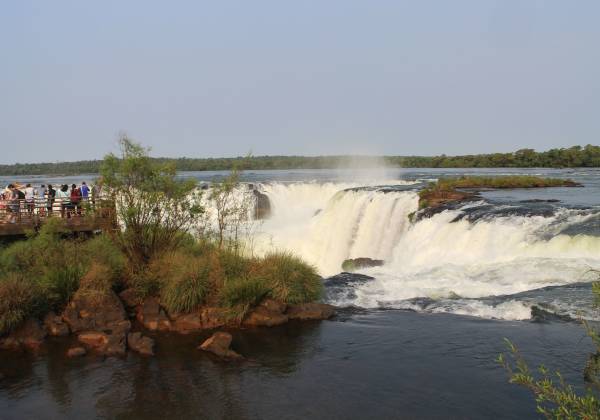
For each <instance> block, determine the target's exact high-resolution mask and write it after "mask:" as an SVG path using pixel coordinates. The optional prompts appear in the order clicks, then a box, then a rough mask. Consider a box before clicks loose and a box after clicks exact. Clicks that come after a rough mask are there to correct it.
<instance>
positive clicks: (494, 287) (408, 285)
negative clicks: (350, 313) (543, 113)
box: [256, 182, 600, 319]
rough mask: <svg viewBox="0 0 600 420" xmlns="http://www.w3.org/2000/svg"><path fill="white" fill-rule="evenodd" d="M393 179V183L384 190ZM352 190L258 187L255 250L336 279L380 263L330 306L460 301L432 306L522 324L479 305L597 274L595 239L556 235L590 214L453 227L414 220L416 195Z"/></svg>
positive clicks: (452, 222)
mask: <svg viewBox="0 0 600 420" xmlns="http://www.w3.org/2000/svg"><path fill="white" fill-rule="evenodd" d="M394 183H395V184H400V183H399V182H388V183H387V184H394ZM381 184H382V183H377V184H374V185H381ZM363 186H364V185H363ZM355 187H357V185H353V184H349V183H347V184H342V183H324V184H318V183H298V184H281V183H273V184H265V185H263V186H261V188H262V189H263V191H264V192H265V193H266V194H267V195H268V197H269V199H270V200H271V205H272V216H271V218H270V219H269V220H267V221H265V222H264V224H263V226H261V228H260V234H259V236H258V240H257V242H256V244H257V246H256V248H257V251H258V252H259V253H261V252H267V251H268V250H270V249H274V248H277V249H289V250H291V251H293V252H295V253H296V254H298V255H300V256H301V257H303V258H304V259H305V260H307V261H308V262H310V263H311V264H313V265H315V266H316V267H317V269H318V270H319V272H320V274H321V275H323V276H330V275H334V274H337V273H339V272H340V271H341V264H342V262H343V261H344V260H345V259H348V258H358V257H369V258H374V259H382V260H385V262H386V263H385V264H384V265H383V266H381V267H374V268H369V269H364V270H361V271H360V272H361V273H364V274H367V275H369V276H372V277H374V278H375V280H373V281H370V282H367V283H364V284H360V285H357V286H356V290H354V292H355V293H353V295H354V298H353V300H352V301H348V300H345V301H344V302H334V303H337V304H343V305H355V306H360V307H365V308H377V307H404V306H406V305H407V304H406V302H407V301H408V300H410V299H414V298H423V297H426V298H430V299H434V300H438V301H440V300H444V299H448V298H453V299H456V298H461V299H465V301H462V302H461V301H459V300H455V301H454V303H453V304H452V305H445V306H443V305H442V306H438V307H437V308H435V309H432V308H430V310H431V311H432V312H453V313H460V314H467V315H473V316H480V317H485V318H499V319H526V318H528V317H529V312H530V306H531V305H530V304H529V303H524V302H521V301H519V302H518V301H511V300H507V301H506V302H503V303H500V304H498V303H495V304H490V303H489V302H482V301H478V300H477V299H478V298H485V297H490V296H504V295H512V294H515V293H520V292H524V291H529V290H534V289H539V288H543V287H546V286H559V285H566V284H570V283H575V282H578V281H582V280H584V277H585V275H586V273H587V272H588V271H589V269H590V268H593V269H600V238H599V237H597V236H591V235H584V234H579V235H574V236H570V235H566V234H560V232H561V231H562V230H564V229H565V228H566V227H568V226H571V225H574V224H577V223H581V222H583V221H585V220H586V218H589V217H592V216H593V214H590V213H587V214H584V213H582V212H581V211H578V210H571V209H566V208H564V209H560V210H557V211H556V212H555V213H554V214H553V215H552V216H550V217H544V216H522V215H508V216H501V217H496V216H494V217H489V218H487V217H484V218H481V219H479V220H476V221H468V220H464V219H463V220H458V221H456V220H457V217H458V216H459V215H460V214H461V210H460V209H459V210H447V211H444V212H442V213H439V214H437V215H434V216H433V217H431V218H426V219H422V220H420V221H419V222H417V223H414V224H412V223H410V222H409V214H410V213H412V212H414V211H416V210H417V207H418V195H417V193H416V191H391V192H390V191H389V189H386V192H385V193H384V192H382V191H379V190H377V189H373V188H355ZM350 188H354V189H350ZM482 204H483V203H470V204H469V205H468V206H471V207H472V206H477V205H482ZM465 208H466V207H465ZM459 303H460V304H459Z"/></svg>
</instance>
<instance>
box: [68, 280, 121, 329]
mask: <svg viewBox="0 0 600 420" xmlns="http://www.w3.org/2000/svg"><path fill="white" fill-rule="evenodd" d="M62 318H63V320H64V321H65V322H66V323H67V324H68V325H69V327H70V329H71V331H72V332H74V333H78V332H81V331H90V330H91V331H94V330H96V331H97V330H104V329H107V328H108V329H110V328H111V327H112V326H113V325H114V324H115V323H118V322H120V321H123V320H126V319H127V314H126V313H125V309H124V308H123V304H122V303H121V300H120V299H119V298H118V297H117V295H116V294H115V293H114V292H113V291H112V290H110V291H108V292H106V293H97V294H89V293H85V291H82V290H80V291H78V292H77V293H75V296H74V298H73V300H72V301H71V302H70V303H69V304H68V305H67V308H66V309H65V311H64V312H63V316H62Z"/></svg>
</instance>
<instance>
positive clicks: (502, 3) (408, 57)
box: [0, 0, 600, 163]
mask: <svg viewBox="0 0 600 420" xmlns="http://www.w3.org/2000/svg"><path fill="white" fill-rule="evenodd" d="M598 22H600V2H599V1H597V0H578V1H564V0H556V1H553V0H539V1H536V0H496V1H494V0H453V1H446V0H439V1H431V0H420V1H414V0H413V1H402V0H390V1H385V0H364V1H353V0H302V1H285V0H273V1H263V0H252V1H248V0H240V1H229V0H219V1H176V0H174V1H168V2H166V1H150V0H144V1H134V0H129V1H123V0H120V1H111V0H104V1H61V0H53V1H46V0H43V1H29V0H7V1H4V2H2V4H0V54H1V57H2V59H1V61H0V145H1V146H2V147H1V148H0V163H14V162H55V161H72V160H82V159H98V158H102V156H104V155H105V154H106V153H108V152H111V151H115V150H116V148H117V139H118V136H119V133H122V132H126V133H127V134H128V135H129V136H130V137H131V138H133V139H135V140H137V141H139V142H141V143H143V144H144V145H146V146H149V147H151V148H152V154H153V155H155V156H167V157H180V156H186V157H221V156H223V157H227V156H240V155H245V154H247V153H252V154H254V155H320V154H377V155H383V154H385V155H437V154H442V153H445V154H448V155H454V154H468V153H486V152H508V151H514V150H517V149H520V148H525V147H527V148H534V149H536V150H547V149H550V148H554V147H569V146H572V145H576V144H581V145H585V144H588V143H591V144H600V47H599V46H600V25H599V24H598Z"/></svg>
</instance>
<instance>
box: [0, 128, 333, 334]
mask: <svg viewBox="0 0 600 420" xmlns="http://www.w3.org/2000/svg"><path fill="white" fill-rule="evenodd" d="M101 173H102V180H103V189H104V191H105V192H106V193H107V194H109V196H110V197H111V198H112V199H113V200H114V201H115V204H116V211H117V214H118V220H119V223H120V228H119V229H115V230H113V231H110V232H106V233H102V234H100V235H98V236H95V237H93V238H91V239H90V238H79V237H73V236H72V235H71V234H69V233H67V232H65V231H64V230H63V226H64V225H63V224H62V223H61V220H60V219H55V220H52V219H50V220H48V221H47V222H45V223H44V224H43V225H42V227H41V229H40V230H39V232H31V234H30V235H29V237H28V238H27V239H25V240H19V241H16V242H13V243H11V244H8V245H5V246H4V248H2V249H0V266H2V268H3V269H2V271H1V272H0V335H3V334H6V333H8V332H10V331H11V330H13V329H14V328H15V327H17V326H18V325H20V324H21V323H22V322H23V321H25V320H26V319H28V318H30V317H38V318H39V317H42V316H43V315H44V314H46V313H47V312H48V311H51V310H53V311H55V312H57V313H60V312H61V311H62V310H63V309H64V308H65V306H66V305H67V304H68V303H69V301H70V300H71V298H72V297H73V296H74V295H75V293H78V294H79V293H84V294H89V295H94V294H98V295H102V294H103V293H104V294H105V293H108V292H110V291H111V290H112V291H114V292H117V293H118V292H120V291H122V290H125V289H132V290H135V292H136V294H137V295H138V296H139V297H141V298H144V297H151V296H154V297H159V299H160V302H161V305H162V306H164V307H165V308H166V309H167V310H168V311H169V312H170V313H188V312H191V311H193V310H194V309H197V308H198V307H199V306H201V305H211V306H213V307H219V308H222V309H223V310H224V312H225V313H226V314H227V316H228V317H229V318H230V319H231V320H232V321H241V320H242V319H243V318H244V316H245V315H246V314H247V313H248V311H249V310H250V309H252V308H253V307H254V306H256V305H258V304H259V303H260V302H261V301H262V300H263V299H264V298H265V297H271V298H273V299H275V300H277V301H279V302H283V303H289V304H299V303H305V302H313V301H316V300H318V299H319V298H320V296H321V292H322V282H321V278H320V277H319V276H318V274H317V272H316V270H315V268H314V267H312V266H310V265H308V264H306V263H305V262H304V261H302V260H301V259H299V258H298V257H296V256H294V255H291V254H289V253H285V252H273V253H271V254H268V255H266V256H264V257H256V256H253V255H252V253H251V252H250V251H251V250H249V249H248V248H247V247H246V246H245V244H246V242H245V241H243V238H242V236H241V235H240V232H241V231H242V230H243V228H242V227H241V226H240V225H241V224H242V223H244V222H246V219H245V217H244V215H247V214H248V209H247V208H245V207H244V206H243V205H241V204H240V202H239V201H238V200H234V199H233V198H232V197H231V196H232V195H233V194H234V193H235V184H236V182H237V178H236V177H237V174H236V173H235V172H234V175H233V177H230V178H228V179H226V180H224V181H223V184H222V185H217V186H216V189H215V190H216V191H217V192H213V193H206V192H205V194H206V195H205V196H203V195H202V190H200V189H197V188H196V185H195V183H194V181H191V180H181V179H179V178H177V177H176V174H175V167H174V165H173V164H172V163H170V164H165V163H161V162H158V161H156V160H154V159H150V158H149V157H148V151H147V150H146V149H144V148H143V147H141V146H140V145H139V144H136V143H134V142H132V141H131V140H129V139H128V138H122V139H121V155H120V156H115V155H112V154H110V155H107V157H106V159H105V160H104V162H103V165H102V171H101ZM214 200H219V203H218V205H217V207H219V209H220V213H219V214H218V215H216V217H217V218H218V219H219V223H218V225H219V226H218V228H216V229H214V228H213V227H212V224H211V222H210V220H209V219H210V217H212V215H211V214H210V211H209V210H210V209H209V207H210V208H211V209H212V208H214ZM211 201H212V202H213V205H212V206H209V204H210V203H211Z"/></svg>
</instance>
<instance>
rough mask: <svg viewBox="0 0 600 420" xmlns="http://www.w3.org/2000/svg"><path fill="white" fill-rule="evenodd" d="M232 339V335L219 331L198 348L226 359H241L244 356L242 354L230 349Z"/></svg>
mask: <svg viewBox="0 0 600 420" xmlns="http://www.w3.org/2000/svg"><path fill="white" fill-rule="evenodd" d="M232 339H233V337H232V336H231V334H229V333H226V332H222V331H219V332H216V333H214V334H213V335H212V336H211V337H210V338H209V339H207V340H206V341H204V343H202V344H201V345H200V346H199V347H198V348H199V349H201V350H204V351H208V352H210V353H213V354H215V355H217V356H219V357H223V358H225V359H241V358H242V356H241V355H240V354H238V353H236V352H235V351H233V350H231V349H230V348H229V347H230V346H231V340H232Z"/></svg>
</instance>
